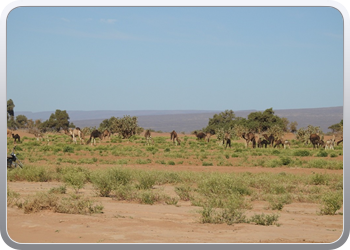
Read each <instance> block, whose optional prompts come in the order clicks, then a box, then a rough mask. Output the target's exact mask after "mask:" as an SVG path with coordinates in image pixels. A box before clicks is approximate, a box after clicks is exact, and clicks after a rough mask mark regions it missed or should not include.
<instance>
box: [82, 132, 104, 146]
mask: <svg viewBox="0 0 350 250" xmlns="http://www.w3.org/2000/svg"><path fill="white" fill-rule="evenodd" d="M96 138H100V140H102V139H103V135H102V133H101V132H100V131H98V130H97V129H95V130H94V131H92V132H91V134H90V139H89V140H88V141H87V142H86V144H89V143H90V142H91V145H92V143H94V145H96ZM91 139H92V140H91Z"/></svg>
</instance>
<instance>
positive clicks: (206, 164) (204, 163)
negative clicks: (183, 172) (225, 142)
mask: <svg viewBox="0 0 350 250" xmlns="http://www.w3.org/2000/svg"><path fill="white" fill-rule="evenodd" d="M202 166H213V163H212V162H206V161H204V162H203V163H202Z"/></svg>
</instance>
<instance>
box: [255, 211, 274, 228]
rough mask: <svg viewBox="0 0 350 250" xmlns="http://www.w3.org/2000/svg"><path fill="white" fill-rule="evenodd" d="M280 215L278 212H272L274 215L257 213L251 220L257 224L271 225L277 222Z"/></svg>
mask: <svg viewBox="0 0 350 250" xmlns="http://www.w3.org/2000/svg"><path fill="white" fill-rule="evenodd" d="M278 217H279V215H277V214H272V215H268V214H264V213H262V214H255V215H253V216H252V217H251V218H250V219H249V222H253V223H255V224H256V225H262V226H270V225H273V224H276V222H277V220H278Z"/></svg>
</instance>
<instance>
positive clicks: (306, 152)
mask: <svg viewBox="0 0 350 250" xmlns="http://www.w3.org/2000/svg"><path fill="white" fill-rule="evenodd" d="M293 155H294V156H310V155H311V154H310V151H309V150H305V149H304V150H302V149H301V150H296V151H294V152H293Z"/></svg>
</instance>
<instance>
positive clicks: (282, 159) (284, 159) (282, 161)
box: [280, 156, 293, 165]
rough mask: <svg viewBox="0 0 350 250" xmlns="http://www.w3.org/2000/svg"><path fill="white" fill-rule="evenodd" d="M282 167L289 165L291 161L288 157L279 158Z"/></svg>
mask: <svg viewBox="0 0 350 250" xmlns="http://www.w3.org/2000/svg"><path fill="white" fill-rule="evenodd" d="M280 160H281V163H282V165H290V164H291V163H292V162H293V160H292V159H291V158H290V157H287V156H286V157H281V158H280Z"/></svg>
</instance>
